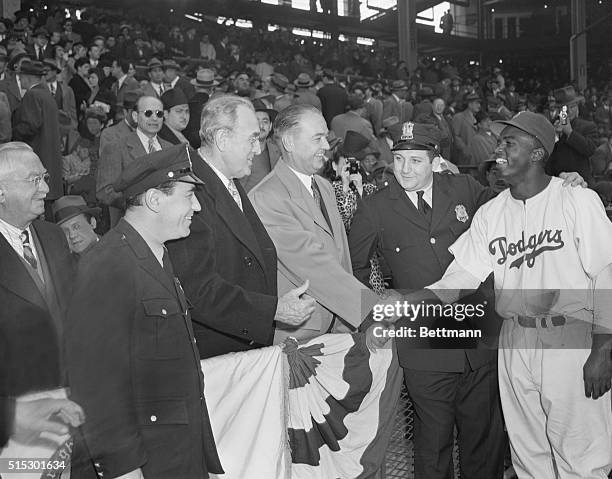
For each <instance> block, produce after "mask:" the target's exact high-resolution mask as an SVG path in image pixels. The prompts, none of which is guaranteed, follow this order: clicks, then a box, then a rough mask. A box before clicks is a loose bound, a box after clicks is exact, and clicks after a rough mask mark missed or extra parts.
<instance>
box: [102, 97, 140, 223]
mask: <svg viewBox="0 0 612 479" xmlns="http://www.w3.org/2000/svg"><path fill="white" fill-rule="evenodd" d="M140 96H142V91H141V90H132V91H129V92H127V93H126V94H125V97H124V99H123V112H122V114H123V119H121V120H119V121H118V122H117V123H116V124H114V125H113V126H111V127H109V128H105V129H104V130H102V133H101V134H100V154H99V158H98V171H97V174H96V198H97V199H98V201H99V202H100V203H102V204H104V205H108V206H109V213H110V219H111V225H112V226H114V225H115V224H116V223H117V221H118V219H119V218H118V217H119V214H120V211H119V209H118V206H120V195H119V193H117V192H116V191H115V190H114V189H113V186H112V185H113V182H114V181H115V179H116V178H117V177H118V176H119V174H120V172H121V164H120V161H121V157H120V155H119V152H118V151H119V145H122V144H124V143H125V142H126V140H127V138H128V137H129V136H130V135H131V134H133V133H134V132H135V131H136V126H137V123H136V120H134V116H133V115H132V113H133V112H134V110H135V109H136V103H137V101H138V98H140ZM111 205H114V206H111Z"/></svg>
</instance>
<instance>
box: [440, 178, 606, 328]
mask: <svg viewBox="0 0 612 479" xmlns="http://www.w3.org/2000/svg"><path fill="white" fill-rule="evenodd" d="M562 184H563V181H562V180H561V179H559V178H552V179H551V181H550V183H549V184H548V186H547V187H546V188H545V189H544V190H543V191H541V192H540V193H538V194H537V195H535V196H534V197H532V198H529V199H527V200H526V201H522V200H517V199H515V198H513V197H512V195H511V194H510V191H509V190H506V191H504V192H502V193H500V194H499V195H498V196H497V197H496V198H494V199H492V200H491V201H489V202H488V203H487V204H485V205H484V206H482V207H481V208H480V209H479V210H478V211H477V212H476V214H475V215H474V219H473V221H472V225H471V227H470V229H469V230H468V231H466V232H465V233H464V234H463V235H462V236H461V237H460V238H459V239H458V240H457V241H456V242H455V244H453V245H452V246H451V247H450V251H451V252H452V253H453V255H454V256H455V259H456V261H457V263H459V265H460V266H461V267H463V268H464V269H466V270H467V271H469V272H470V273H471V274H472V275H474V276H475V277H477V278H479V279H480V280H484V279H485V278H486V277H487V276H488V275H489V274H490V273H491V272H493V274H494V278H495V290H496V301H497V303H496V307H497V311H498V312H499V314H501V315H502V316H504V317H507V318H508V317H512V316H513V315H516V314H521V315H540V314H553V315H557V314H567V315H573V316H575V317H579V318H581V319H584V320H588V321H590V320H592V309H593V305H592V289H593V280H594V279H595V277H596V276H597V274H598V273H599V272H600V271H601V270H602V269H603V268H605V267H606V266H607V265H609V264H612V248H611V247H610V245H609V241H610V240H609V239H610V238H612V223H611V222H610V221H609V220H608V218H607V216H606V214H605V210H604V208H603V205H602V204H601V201H600V200H599V198H598V197H597V195H596V194H595V193H594V192H593V191H592V190H588V189H585V188H581V187H576V188H575V187H570V186H568V187H564V186H562Z"/></svg>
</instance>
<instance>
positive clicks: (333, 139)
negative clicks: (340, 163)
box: [327, 130, 342, 151]
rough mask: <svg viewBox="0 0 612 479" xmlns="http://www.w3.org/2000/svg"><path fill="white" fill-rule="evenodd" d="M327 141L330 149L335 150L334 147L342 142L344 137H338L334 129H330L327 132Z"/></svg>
mask: <svg viewBox="0 0 612 479" xmlns="http://www.w3.org/2000/svg"><path fill="white" fill-rule="evenodd" d="M327 143H329V150H330V151H333V149H334V148H336V147H337V146H338V145H341V144H342V138H338V137H337V136H336V134H335V133H334V130H329V132H328V133H327Z"/></svg>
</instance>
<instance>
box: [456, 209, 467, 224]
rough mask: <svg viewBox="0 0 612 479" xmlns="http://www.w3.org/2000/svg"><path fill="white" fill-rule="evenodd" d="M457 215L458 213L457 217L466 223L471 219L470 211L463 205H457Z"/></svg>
mask: <svg viewBox="0 0 612 479" xmlns="http://www.w3.org/2000/svg"><path fill="white" fill-rule="evenodd" d="M455 215H457V219H458V220H459V221H461V222H462V223H465V222H466V221H467V220H469V219H470V215H468V212H467V210H466V209H465V206H463V205H457V206H455Z"/></svg>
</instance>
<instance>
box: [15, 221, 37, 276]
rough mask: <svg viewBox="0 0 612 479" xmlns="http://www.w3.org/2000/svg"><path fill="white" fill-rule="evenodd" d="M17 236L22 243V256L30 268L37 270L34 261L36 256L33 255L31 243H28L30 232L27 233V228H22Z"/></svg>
mask: <svg viewBox="0 0 612 479" xmlns="http://www.w3.org/2000/svg"><path fill="white" fill-rule="evenodd" d="M19 237H20V239H21V242H22V243H23V258H24V259H25V260H26V261H27V262H28V264H29V265H30V266H31V267H32V268H34V269H35V270H36V271H38V261H36V256H34V251H33V250H32V244H31V243H30V233H28V230H23V232H22V233H21V235H19Z"/></svg>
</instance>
